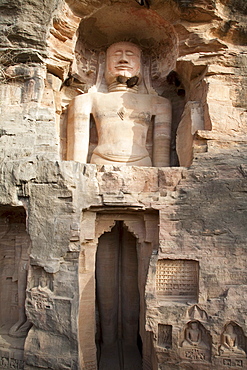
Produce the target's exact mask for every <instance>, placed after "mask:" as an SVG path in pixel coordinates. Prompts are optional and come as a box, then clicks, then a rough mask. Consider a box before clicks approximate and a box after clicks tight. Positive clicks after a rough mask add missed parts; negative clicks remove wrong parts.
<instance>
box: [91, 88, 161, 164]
mask: <svg viewBox="0 0 247 370" xmlns="http://www.w3.org/2000/svg"><path fill="white" fill-rule="evenodd" d="M157 99H162V100H166V99H164V98H160V97H158V96H153V95H148V94H136V93H132V92H125V91H118V92H111V93H107V94H103V93H94V94H92V107H93V109H92V113H93V116H94V119H95V123H96V127H97V132H98V146H97V147H96V148H95V150H94V154H95V155H97V156H100V157H102V158H105V159H106V160H110V161H117V162H132V161H139V160H141V159H143V158H147V159H148V160H147V164H146V165H150V162H151V161H150V158H149V154H148V152H147V149H146V138H147V131H148V127H149V125H150V122H151V120H152V116H153V115H155V104H153V103H154V100H157ZM130 164H131V163H130ZM144 165H145V164H144Z"/></svg>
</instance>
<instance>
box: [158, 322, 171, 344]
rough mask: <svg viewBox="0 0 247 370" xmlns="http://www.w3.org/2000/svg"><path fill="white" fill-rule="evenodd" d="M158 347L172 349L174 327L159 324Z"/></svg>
mask: <svg viewBox="0 0 247 370" xmlns="http://www.w3.org/2000/svg"><path fill="white" fill-rule="evenodd" d="M158 346H159V347H163V348H166V349H170V348H172V326H171V325H163V324H158Z"/></svg>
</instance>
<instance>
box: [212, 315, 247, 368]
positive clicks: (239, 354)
mask: <svg viewBox="0 0 247 370" xmlns="http://www.w3.org/2000/svg"><path fill="white" fill-rule="evenodd" d="M220 343H221V344H220V346H219V355H220V359H221V365H223V366H228V367H238V368H246V365H247V362H246V337H245V335H244V332H243V329H242V328H241V327H240V326H239V325H238V324H236V323H235V322H233V321H231V322H229V323H228V324H226V325H225V327H224V330H223V332H222V334H221V338H220Z"/></svg>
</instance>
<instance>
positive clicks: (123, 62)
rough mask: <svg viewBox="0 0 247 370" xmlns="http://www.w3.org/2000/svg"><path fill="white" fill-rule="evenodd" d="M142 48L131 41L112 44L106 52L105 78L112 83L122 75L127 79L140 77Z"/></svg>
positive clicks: (108, 82)
mask: <svg viewBox="0 0 247 370" xmlns="http://www.w3.org/2000/svg"><path fill="white" fill-rule="evenodd" d="M140 69H141V49H140V48H139V47H138V46H137V45H136V44H133V43H131V42H127V41H122V42H117V43H115V44H112V45H111V46H110V47H109V48H108V49H107V52H106V68H105V80H106V83H107V85H110V84H111V83H113V82H114V81H116V80H117V79H118V78H119V77H120V81H119V82H120V83H121V82H122V81H121V78H122V79H123V80H127V79H129V78H131V77H135V76H136V77H138V78H140Z"/></svg>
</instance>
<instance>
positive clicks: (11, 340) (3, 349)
mask: <svg viewBox="0 0 247 370" xmlns="http://www.w3.org/2000/svg"><path fill="white" fill-rule="evenodd" d="M29 245H30V239H29V236H28V234H27V232H26V214H25V210H24V209H23V208H22V207H15V208H14V207H7V206H6V207H1V208H0V312H1V315H0V356H1V354H2V357H1V358H0V367H1V368H7V369H9V368H13V369H21V368H23V348H24V342H25V338H26V336H27V333H28V330H29V328H30V326H31V324H30V323H29V322H28V320H27V317H26V312H25V300H26V285H27V273H28V266H29V255H28V252H29V250H28V249H29Z"/></svg>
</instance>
